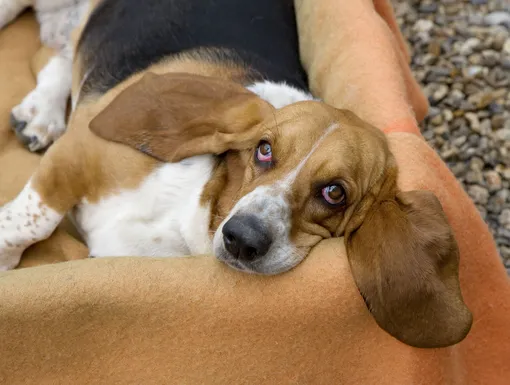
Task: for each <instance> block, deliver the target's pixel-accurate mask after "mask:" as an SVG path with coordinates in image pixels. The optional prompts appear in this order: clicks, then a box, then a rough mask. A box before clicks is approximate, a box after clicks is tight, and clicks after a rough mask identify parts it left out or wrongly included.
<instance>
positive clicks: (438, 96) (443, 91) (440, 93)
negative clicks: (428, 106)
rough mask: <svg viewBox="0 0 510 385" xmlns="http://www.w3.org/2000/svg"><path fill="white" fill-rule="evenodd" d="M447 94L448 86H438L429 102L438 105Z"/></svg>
mask: <svg viewBox="0 0 510 385" xmlns="http://www.w3.org/2000/svg"><path fill="white" fill-rule="evenodd" d="M447 94H448V86H446V85H444V84H440V85H439V87H438V88H437V90H436V91H434V93H433V94H432V97H431V102H432V103H433V104H436V103H439V102H440V101H441V100H443V99H444V98H445V97H446V95H447Z"/></svg>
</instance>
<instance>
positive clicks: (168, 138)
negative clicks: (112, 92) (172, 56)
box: [89, 73, 273, 162]
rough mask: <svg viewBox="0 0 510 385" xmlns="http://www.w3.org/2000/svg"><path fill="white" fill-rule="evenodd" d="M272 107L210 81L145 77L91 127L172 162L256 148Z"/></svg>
mask: <svg viewBox="0 0 510 385" xmlns="http://www.w3.org/2000/svg"><path fill="white" fill-rule="evenodd" d="M272 111H273V107H272V106H271V105H270V104H268V103H267V102H265V101H264V100H262V99H261V98H259V97H258V96H257V95H255V94H253V93H251V92H249V91H248V90H246V89H245V88H244V87H242V86H241V85H238V84H236V83H234V82H230V81H227V80H221V79H214V78H211V77H205V76H199V75H192V74H182V73H171V74H165V75H156V74H153V73H147V74H145V75H144V76H143V77H142V78H141V79H140V80H139V81H137V82H136V83H134V84H132V85H131V86H129V87H127V88H126V89H125V90H123V91H122V92H121V93H120V94H119V95H118V96H117V97H116V98H115V99H114V100H113V102H111V103H110V104H109V105H108V106H107V107H106V108H105V109H104V110H103V111H101V112H100V113H99V114H98V115H97V116H96V117H95V118H94V119H93V120H92V121H91V122H90V124H89V128H90V130H91V131H92V132H94V133H95V134H96V135H98V136H100V137H101V138H103V139H107V140H110V141H113V142H118V143H123V144H125V145H128V146H130V147H133V148H135V149H137V150H139V151H142V152H144V153H146V154H148V155H151V156H153V157H155V158H157V159H159V160H162V161H167V162H176V161H179V160H182V159H184V158H187V157H190V156H194V155H200V154H209V153H210V154H220V153H223V152H225V151H227V150H242V149H246V148H249V147H252V146H254V145H256V144H257V143H256V142H257V141H258V139H259V138H258V133H259V130H260V127H259V126H258V125H259V123H260V122H261V121H262V120H263V119H264V118H266V117H267V116H268V115H270V114H271V113H272Z"/></svg>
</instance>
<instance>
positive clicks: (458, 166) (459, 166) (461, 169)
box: [451, 162, 466, 178]
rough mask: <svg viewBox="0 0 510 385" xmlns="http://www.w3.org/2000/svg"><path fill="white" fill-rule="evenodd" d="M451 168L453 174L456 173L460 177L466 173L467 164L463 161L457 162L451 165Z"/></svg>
mask: <svg viewBox="0 0 510 385" xmlns="http://www.w3.org/2000/svg"><path fill="white" fill-rule="evenodd" d="M451 170H452V172H453V174H454V175H455V177H457V178H459V177H461V176H463V175H464V174H465V173H466V166H465V164H464V163H462V162H459V163H455V164H454V165H453V166H452V167H451Z"/></svg>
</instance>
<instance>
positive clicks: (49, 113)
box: [0, 0, 472, 347]
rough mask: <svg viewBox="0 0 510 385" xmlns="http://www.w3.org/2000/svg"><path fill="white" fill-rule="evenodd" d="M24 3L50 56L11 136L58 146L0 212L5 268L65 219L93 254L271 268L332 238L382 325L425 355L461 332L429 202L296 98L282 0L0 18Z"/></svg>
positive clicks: (49, 0)
mask: <svg viewBox="0 0 510 385" xmlns="http://www.w3.org/2000/svg"><path fill="white" fill-rule="evenodd" d="M27 5H32V6H34V7H35V9H36V12H37V15H38V19H39V21H40V23H41V35H42V38H43V42H46V43H47V44H50V43H51V44H53V45H54V46H56V47H57V53H56V55H55V56H54V57H53V58H51V60H50V61H49V63H48V64H47V66H46V67H45V68H44V69H43V70H42V71H41V73H40V74H39V76H38V84H37V87H36V88H35V90H34V91H32V93H31V94H30V95H28V96H27V97H26V98H25V100H23V101H22V102H21V104H20V105H19V106H17V107H15V108H14V110H13V112H12V125H13V130H14V131H15V133H16V135H17V136H18V137H19V138H20V140H21V141H22V142H23V143H25V144H26V145H27V147H28V148H29V149H30V150H32V151H35V150H40V149H43V148H45V147H47V146H48V145H49V144H50V143H52V142H53V141H55V143H54V144H52V145H51V146H50V147H49V149H48V150H47V152H46V153H45V154H44V156H43V157H42V159H41V162H40V165H39V167H38V169H37V170H36V172H35V173H34V175H33V176H32V178H31V179H30V180H29V181H28V183H27V184H26V186H25V187H24V189H23V190H22V191H21V192H20V193H19V195H18V196H17V197H16V198H15V199H14V200H12V201H11V202H10V203H8V204H7V205H5V206H4V207H2V208H1V209H0V269H2V270H8V269H12V268H15V267H16V266H17V265H18V263H19V261H20V258H21V256H22V253H23V251H24V250H25V249H26V248H27V247H29V246H30V245H32V244H34V243H36V242H38V241H41V240H43V239H45V238H47V237H49V236H50V235H51V234H52V232H53V231H54V230H55V228H56V226H57V225H58V224H59V222H60V221H61V220H62V218H63V217H64V215H66V214H67V213H70V214H71V215H72V218H73V219H74V221H75V223H76V226H77V228H78V229H79V230H80V232H81V234H82V235H83V239H84V240H85V241H86V243H87V245H88V247H89V250H90V255H91V256H94V257H116V256H131V255H132V256H168V257H171V256H183V255H189V254H213V255H215V256H216V257H217V258H218V259H219V260H220V261H223V262H224V263H226V264H227V265H229V266H231V267H232V268H234V269H237V270H240V271H244V272H249V273H258V274H266V275H271V274H279V273H283V272H285V271H288V270H290V269H292V268H294V267H295V266H296V265H298V264H299V263H300V262H301V261H302V260H303V259H304V258H305V257H306V255H307V254H308V253H309V252H310V250H311V248H312V247H314V246H315V245H316V244H317V243H319V242H320V241H321V240H323V239H325V238H330V237H343V238H344V241H345V245H346V250H347V254H348V258H349V262H350V266H351V269H352V273H353V277H354V280H355V282H356V284H357V286H358V288H359V292H360V294H361V296H362V297H363V299H364V301H365V303H366V304H367V307H368V309H369V310H370V312H371V313H372V315H373V316H374V318H375V319H376V321H377V322H378V324H379V325H380V326H381V327H382V328H384V329H385V330H387V331H388V332H389V333H391V334H392V335H393V336H395V337H396V338H398V339H400V340H401V341H404V342H405V343H407V344H409V345H413V346H420V347H439V346H446V345H451V344H454V343H457V342H459V341H461V340H462V339H463V338H464V337H465V336H466V334H467V333H468V331H469V329H470V326H471V322H472V318H471V313H470V312H469V310H468V309H467V307H466V305H465V304H464V302H463V299H462V296H461V292H460V287H459V278H458V263H459V251H458V248H457V244H456V241H455V238H454V235H453V233H452V230H451V228H450V226H449V224H448V222H447V219H446V216H445V214H444V212H443V210H442V207H441V205H440V203H439V201H438V199H437V198H436V197H435V196H434V195H433V194H432V193H430V192H427V191H406V192H404V191H400V190H399V189H398V187H397V177H398V167H397V164H396V161H395V158H394V157H393V155H392V153H391V151H390V148H389V146H388V142H387V140H386V138H385V135H384V134H383V133H382V132H381V131H380V130H378V129H377V128H374V127H372V126H370V125H369V124H367V123H366V122H364V121H362V120H360V119H359V118H358V117H357V116H356V115H355V114H354V113H352V112H350V111H346V110H340V109H337V108H334V107H332V106H329V105H327V104H325V103H323V102H321V101H319V100H316V99H314V98H313V97H312V95H311V94H310V93H309V91H308V89H307V79H306V74H305V71H304V70H303V68H302V66H301V63H300V59H299V45H298V36H297V28H296V23H295V14H294V8H293V3H292V1H290V0H248V1H242V2H241V1H238V0H216V1H207V0H166V1H161V0H144V1H138V0H102V1H79V0H73V1H71V0H67V1H65V0H61V1H56V0H35V1H33V2H31V1H28V0H25V1H19V0H10V1H9V0H0V25H1V23H4V24H5V23H6V22H7V21H9V20H11V19H13V18H14V16H15V15H16V14H17V13H18V12H19V11H20V10H21V9H22V8H23V7H25V6H27ZM64 19H65V20H67V21H68V23H67V24H66V23H63V22H62V20H64ZM70 27H76V30H75V33H73V34H72V36H71V33H70V30H69V28H70ZM52 39H53V40H52ZM58 39H61V40H62V41H61V42H60V43H58V42H56V40H58ZM69 93H71V98H72V112H71V115H70V117H69V120H68V124H67V126H68V128H67V130H65V129H64V128H65V124H64V121H65V103H66V100H67V97H68V95H69ZM64 131H65V132H64ZM57 138H58V140H56V139H57Z"/></svg>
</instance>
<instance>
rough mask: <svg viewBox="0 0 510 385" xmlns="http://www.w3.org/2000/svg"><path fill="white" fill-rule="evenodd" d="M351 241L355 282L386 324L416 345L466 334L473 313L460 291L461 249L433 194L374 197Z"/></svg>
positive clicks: (439, 344)
mask: <svg viewBox="0 0 510 385" xmlns="http://www.w3.org/2000/svg"><path fill="white" fill-rule="evenodd" d="M358 219H359V218H358ZM345 242H346V248H347V253H348V257H349V262H350V265H351V269H352V272H353V275H354V279H355V282H356V284H357V286H358V289H359V291H360V293H361V295H362V296H363V298H364V300H365V303H366V304H367V307H368V309H369V310H370V312H371V313H372V315H373V316H374V318H375V320H376V322H377V323H378V324H379V326H380V327H382V328H383V329H385V330H386V331H387V332H389V333H390V334H391V335H393V336H394V337H396V338H397V339H399V340H400V341H402V342H404V343H406V344H408V345H411V346H415V347H422V348H436V347H444V346H449V345H453V344H455V343H457V342H459V341H461V340H462V339H464V337H465V336H466V335H467V333H468V332H469V330H470V328H471V324H472V315H471V313H470V311H469V310H468V308H467V307H466V305H465V303H464V302H463V299H462V295H461V292H460V285H459V276H458V268H459V251H458V247H457V243H456V241H455V238H454V235H453V232H452V230H451V228H450V226H449V224H448V222H447V219H446V215H445V214H444V212H443V209H442V207H441V204H440V203H439V200H438V199H437V198H436V196H435V195H434V194H433V193H431V192H427V191H411V192H400V193H397V194H393V197H390V198H388V199H383V200H375V202H373V203H372V204H371V205H369V208H368V210H367V212H366V213H365V215H364V218H363V220H362V221H360V222H358V224H357V225H356V226H355V228H351V229H350V230H349V231H348V232H347V231H346V237H345Z"/></svg>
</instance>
